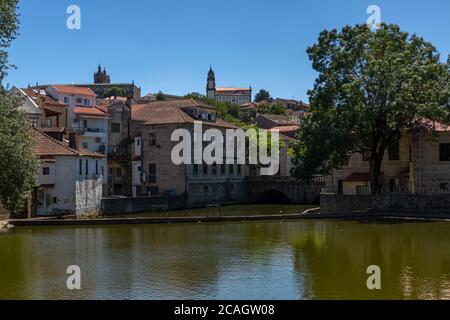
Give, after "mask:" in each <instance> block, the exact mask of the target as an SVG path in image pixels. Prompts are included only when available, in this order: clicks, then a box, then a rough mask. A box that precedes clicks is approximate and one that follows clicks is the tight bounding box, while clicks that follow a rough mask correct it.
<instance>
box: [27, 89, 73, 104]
mask: <svg viewBox="0 0 450 320" xmlns="http://www.w3.org/2000/svg"><path fill="white" fill-rule="evenodd" d="M22 90H23V92H25V93H26V94H27V96H29V97H30V98H31V99H32V100H33V101H34V102H36V103H37V104H39V103H40V102H41V101H43V102H44V103H45V104H46V105H50V106H56V107H66V106H67V105H66V104H64V103H62V102H61V101H58V100H56V99H54V98H52V97H51V96H49V95H48V94H46V93H45V91H44V90H38V89H22Z"/></svg>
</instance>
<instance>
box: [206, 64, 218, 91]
mask: <svg viewBox="0 0 450 320" xmlns="http://www.w3.org/2000/svg"><path fill="white" fill-rule="evenodd" d="M206 96H207V97H208V98H209V99H215V97H216V76H215V75H214V71H213V69H212V68H211V66H209V71H208V80H207V83H206Z"/></svg>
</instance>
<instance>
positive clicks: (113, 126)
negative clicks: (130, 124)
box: [111, 123, 120, 133]
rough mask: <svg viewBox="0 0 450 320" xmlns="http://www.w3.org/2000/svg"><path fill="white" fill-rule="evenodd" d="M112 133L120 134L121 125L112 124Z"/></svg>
mask: <svg viewBox="0 0 450 320" xmlns="http://www.w3.org/2000/svg"><path fill="white" fill-rule="evenodd" d="M111 132H116V133H120V123H111Z"/></svg>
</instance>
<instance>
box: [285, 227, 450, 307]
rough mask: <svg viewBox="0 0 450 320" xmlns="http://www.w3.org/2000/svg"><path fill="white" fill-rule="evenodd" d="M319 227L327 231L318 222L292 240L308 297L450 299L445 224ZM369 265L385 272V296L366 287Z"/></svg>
mask: <svg viewBox="0 0 450 320" xmlns="http://www.w3.org/2000/svg"><path fill="white" fill-rule="evenodd" d="M320 224H323V225H322V226H320V227H323V226H324V227H325V230H320V229H319V225H318V224H317V223H315V222H314V223H310V224H309V227H308V228H305V229H302V231H301V232H300V230H297V232H296V233H295V234H294V233H293V234H289V235H288V237H289V239H290V240H289V242H290V245H291V247H292V248H293V255H294V267H295V270H296V277H297V278H298V281H301V282H302V283H303V284H304V289H303V290H304V292H305V295H306V296H305V298H315V299H336V298H343V299H380V298H382V299H430V298H433V299H449V298H450V264H448V263H447V264H446V263H445V262H444V261H449V259H450V252H448V247H447V246H446V245H445V243H448V241H449V240H450V239H449V235H448V232H447V231H446V230H445V229H446V227H443V225H442V224H437V225H436V226H435V227H432V226H431V225H429V224H425V223H424V224H414V225H399V224H369V223H367V224H366V223H339V222H337V223H334V222H333V223H330V222H326V223H323V222H320ZM430 228H431V229H430ZM321 237H325V239H321ZM319 239H321V240H319ZM355 239H358V241H355ZM324 240H325V241H324ZM370 265H378V266H380V268H381V272H382V277H381V278H382V279H381V281H382V284H381V285H382V290H381V291H378V290H373V291H371V290H368V289H367V287H366V281H367V278H368V276H369V275H367V274H366V270H367V267H368V266H370ZM405 271H406V272H405ZM300 294H302V293H301V292H300Z"/></svg>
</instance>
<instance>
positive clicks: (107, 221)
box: [9, 211, 450, 227]
mask: <svg viewBox="0 0 450 320" xmlns="http://www.w3.org/2000/svg"><path fill="white" fill-rule="evenodd" d="M312 219H316V220H318V219H329V220H336V219H337V220H377V219H378V220H380V219H381V220H403V221H435V220H439V221H450V216H448V215H439V214H437V215H430V214H426V215H424V214H395V213H378V214H374V213H369V212H366V211H362V212H353V213H351V214H321V213H319V212H317V211H312V212H311V211H309V212H306V213H300V214H280V215H253V216H187V217H139V218H98V219H52V218H48V219H47V218H44V219H30V220H10V221H9V222H10V224H12V225H14V226H16V227H39V226H41V227H44V226H96V225H127V224H128V225H132V224H170V223H211V222H230V221H274V220H279V221H291V220H312Z"/></svg>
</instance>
